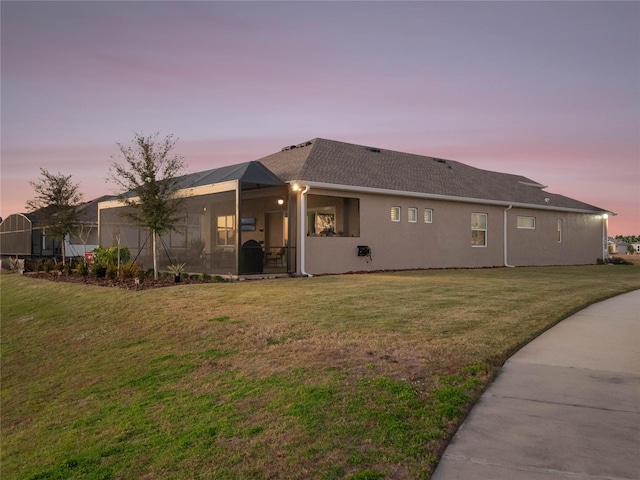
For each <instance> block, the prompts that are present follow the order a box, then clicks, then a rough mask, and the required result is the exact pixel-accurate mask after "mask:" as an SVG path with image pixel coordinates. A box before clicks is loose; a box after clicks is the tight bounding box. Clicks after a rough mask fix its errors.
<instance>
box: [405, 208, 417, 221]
mask: <svg viewBox="0 0 640 480" xmlns="http://www.w3.org/2000/svg"><path fill="white" fill-rule="evenodd" d="M407 221H408V222H409V223H416V222H417V221H418V209H417V208H415V207H409V208H407Z"/></svg>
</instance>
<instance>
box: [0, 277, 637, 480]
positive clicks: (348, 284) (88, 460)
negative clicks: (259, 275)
mask: <svg viewBox="0 0 640 480" xmlns="http://www.w3.org/2000/svg"><path fill="white" fill-rule="evenodd" d="M0 288H1V290H0V294H1V299H2V301H1V303H2V305H1V307H2V309H1V314H2V317H1V327H2V332H1V333H2V335H1V348H2V350H1V354H2V357H1V360H2V385H1V387H2V412H1V414H2V415H1V427H2V432H1V433H2V435H1V447H2V448H1V462H2V470H1V476H2V478H3V479H13V478H24V479H80V478H82V479H111V478H113V479H138V478H146V479H155V478H176V479H182V478H210V479H267V478H269V479H325V480H329V479H346V478H349V479H360V480H363V479H378V478H380V479H381V478H398V479H405V478H410V479H419V478H429V476H430V474H431V472H432V471H433V469H434V468H435V466H436V464H437V462H438V459H439V455H440V454H441V453H442V450H443V448H444V447H445V446H446V443H447V440H448V439H449V438H450V436H451V435H452V433H453V432H454V431H455V428H456V427H457V425H458V424H459V423H460V421H461V420H462V418H463V417H464V414H465V412H466V411H467V410H468V409H469V408H470V406H471V405H472V404H473V402H474V400H475V399H476V398H477V397H478V395H479V394H480V393H481V392H482V391H483V390H484V389H485V388H486V386H487V384H488V382H490V381H491V379H492V378H493V376H494V375H495V373H496V372H497V370H498V369H499V367H500V365H501V364H502V362H504V361H505V360H506V359H507V358H508V357H509V356H510V355H511V354H512V353H514V352H515V351H516V350H517V349H518V348H519V347H521V346H522V345H524V344H525V343H527V342H528V341H530V340H531V339H532V338H534V337H535V336H537V335H538V334H539V333H541V332H542V331H544V330H545V329H547V328H549V327H550V326H552V325H554V324H555V323H557V322H558V321H560V320H562V319H563V318H565V317H567V316H568V315H570V314H572V313H574V312H576V311H577V310H580V309H582V308H584V307H585V306H587V305H589V304H591V303H594V302H596V301H599V300H603V299H606V298H609V297H611V296H614V295H617V294H620V293H624V292H627V291H630V290H634V289H638V288H640V268H639V267H638V266H612V265H602V266H583V267H550V268H516V269H505V268H501V269H481V270H433V271H416V272H393V273H381V274H365V275H341V276H324V277H313V278H289V279H279V280H268V281H252V282H249V281H247V282H236V283H216V284H202V285H183V286H176V287H169V288H160V289H156V290H146V291H140V292H132V291H128V290H124V289H118V288H104V287H102V288H101V287H91V286H85V285H80V284H71V283H63V282H50V281H46V280H38V279H33V278H28V277H21V276H18V275H9V274H3V275H1V276H0Z"/></svg>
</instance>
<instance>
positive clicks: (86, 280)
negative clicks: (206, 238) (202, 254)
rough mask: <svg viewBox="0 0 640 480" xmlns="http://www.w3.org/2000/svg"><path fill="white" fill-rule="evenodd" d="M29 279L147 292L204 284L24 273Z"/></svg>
mask: <svg viewBox="0 0 640 480" xmlns="http://www.w3.org/2000/svg"><path fill="white" fill-rule="evenodd" d="M25 275H26V276H28V277H29V278H37V279H41V280H49V281H52V282H70V283H81V284H84V285H94V286H97V287H112V288H125V289H127V290H149V289H152V288H162V287H173V286H176V285H188V284H191V283H204V282H203V281H202V280H191V279H189V280H182V281H180V282H176V281H175V280H174V279H173V277H161V278H159V279H158V280H154V279H153V278H145V279H144V281H141V282H140V283H135V280H134V279H133V278H128V279H126V280H110V279H107V278H96V277H95V276H92V275H87V276H86V277H83V276H82V275H76V274H71V275H58V273H57V272H56V273H42V272H38V273H26V274H25Z"/></svg>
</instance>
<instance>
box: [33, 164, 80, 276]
mask: <svg viewBox="0 0 640 480" xmlns="http://www.w3.org/2000/svg"><path fill="white" fill-rule="evenodd" d="M29 184H30V185H31V186H32V187H33V189H34V190H35V192H36V196H35V198H33V199H32V200H29V201H28V202H27V210H29V211H30V212H37V215H38V218H39V220H40V221H41V222H42V223H43V225H44V226H45V228H46V229H47V232H48V234H49V235H50V236H52V237H53V238H56V239H59V240H60V242H61V244H62V264H63V265H64V263H65V257H66V251H65V250H66V249H65V238H66V236H67V235H69V234H71V233H73V232H74V231H75V229H76V228H77V226H78V207H79V206H80V204H81V202H82V194H81V193H80V192H79V191H78V189H79V188H80V187H79V185H78V184H77V183H73V182H72V181H71V175H62V174H61V173H57V174H53V173H49V172H48V171H47V170H45V169H44V168H41V169H40V178H39V179H38V180H35V181H30V182H29Z"/></svg>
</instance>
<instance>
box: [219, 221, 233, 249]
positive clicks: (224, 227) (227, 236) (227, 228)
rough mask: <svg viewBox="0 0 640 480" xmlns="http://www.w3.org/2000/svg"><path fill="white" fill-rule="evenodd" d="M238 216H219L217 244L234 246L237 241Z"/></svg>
mask: <svg viewBox="0 0 640 480" xmlns="http://www.w3.org/2000/svg"><path fill="white" fill-rule="evenodd" d="M235 224H236V216H235V215H221V216H219V217H218V223H217V232H216V233H217V235H216V245H219V246H221V247H228V246H233V245H235V243H236V225H235Z"/></svg>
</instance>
